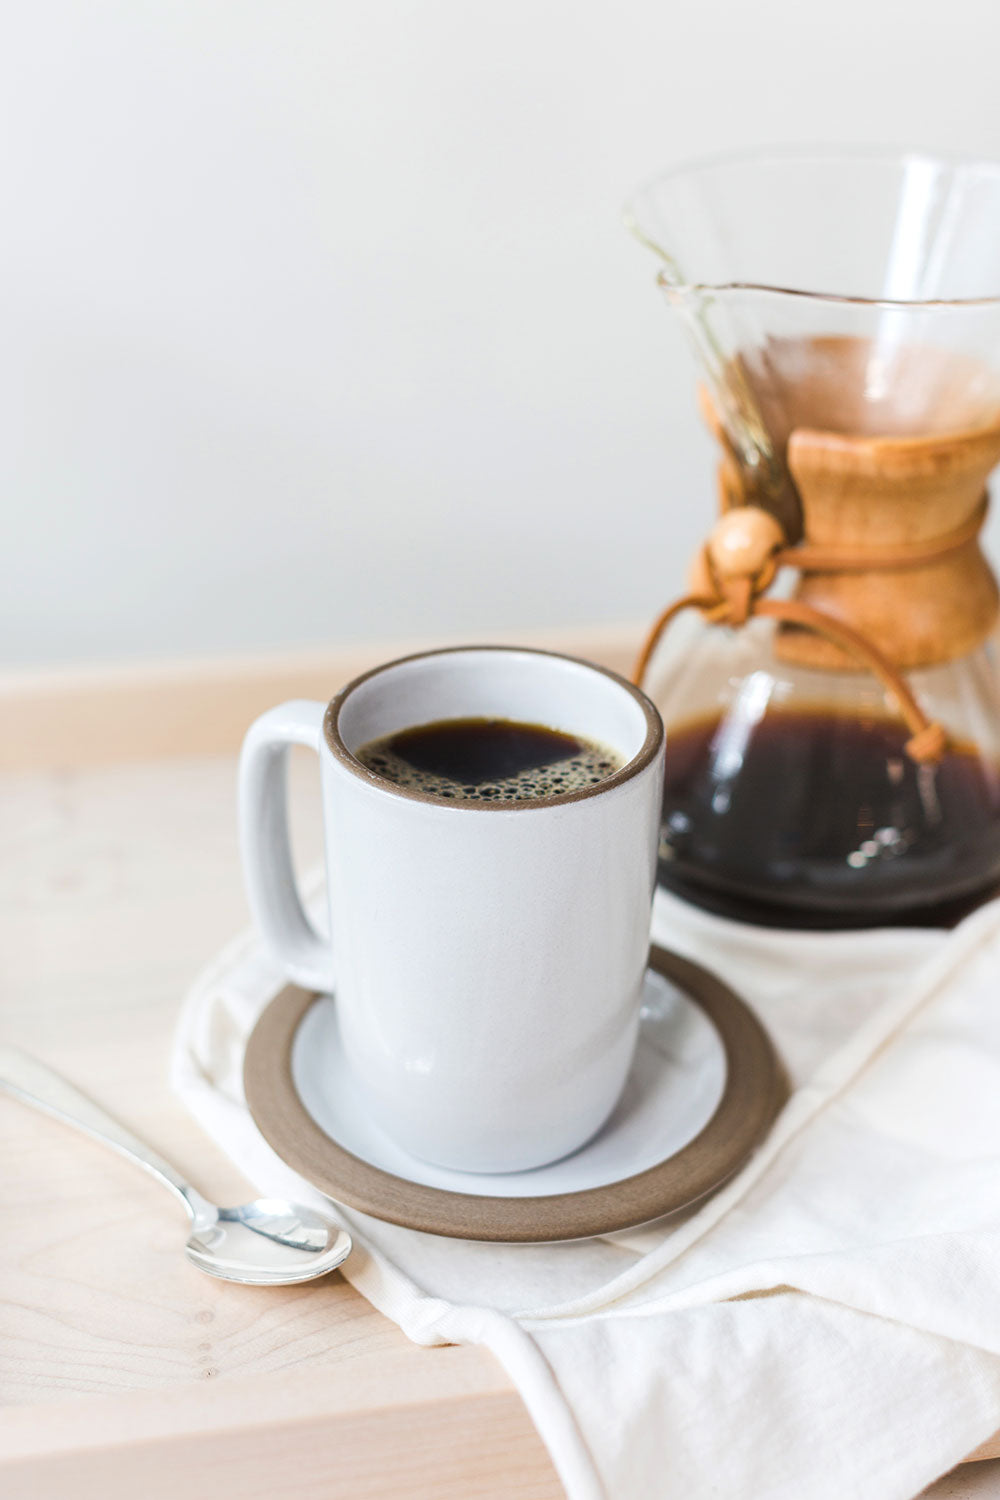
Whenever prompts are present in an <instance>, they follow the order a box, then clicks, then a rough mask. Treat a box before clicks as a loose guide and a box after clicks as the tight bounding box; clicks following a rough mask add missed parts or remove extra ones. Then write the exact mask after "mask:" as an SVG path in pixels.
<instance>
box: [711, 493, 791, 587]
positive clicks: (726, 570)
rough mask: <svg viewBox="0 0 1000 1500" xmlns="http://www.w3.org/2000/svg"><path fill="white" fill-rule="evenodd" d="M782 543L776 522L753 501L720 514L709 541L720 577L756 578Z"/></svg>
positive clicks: (782, 539) (783, 540) (782, 538)
mask: <svg viewBox="0 0 1000 1500" xmlns="http://www.w3.org/2000/svg"><path fill="white" fill-rule="evenodd" d="M784 545H785V536H784V532H783V531H782V529H781V527H780V526H779V524H778V522H777V521H776V520H775V519H774V517H773V516H772V515H769V514H768V513H767V511H766V510H761V509H760V507H759V506H756V505H741V506H738V507H737V508H736V509H735V510H729V511H727V512H726V514H725V515H724V516H720V518H719V520H718V521H717V522H716V523H715V526H714V528H713V530H712V535H711V537H710V538H709V541H708V550H709V553H710V555H711V558H712V566H713V567H714V568H715V571H716V573H717V574H718V576H719V577H720V578H755V577H756V576H757V574H758V573H760V572H761V571H762V569H764V568H765V567H766V566H767V564H768V562H769V561H770V559H771V557H772V555H773V554H774V553H775V552H777V551H778V549H779V548H780V547H783V546H784Z"/></svg>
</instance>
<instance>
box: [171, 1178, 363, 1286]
mask: <svg viewBox="0 0 1000 1500" xmlns="http://www.w3.org/2000/svg"><path fill="white" fill-rule="evenodd" d="M204 1207H205V1209H207V1210H208V1212H207V1213H205V1212H197V1213H196V1215H195V1219H194V1222H193V1224H192V1226H191V1233H190V1235H189V1236H188V1242H187V1247H186V1248H187V1256H188V1260H190V1261H193V1262H194V1264H195V1265H196V1266H197V1267H198V1269H199V1270H201V1271H207V1272H208V1274H209V1276H221V1277H222V1278H223V1279H224V1280H226V1281H239V1282H242V1283H243V1284H244V1285H245V1286H282V1285H286V1286H287V1285H289V1284H291V1283H292V1282H296V1281H311V1280H312V1279H313V1278H314V1277H316V1276H325V1275H326V1273H327V1272H328V1271H333V1270H335V1269H336V1268H337V1266H339V1265H341V1264H342V1262H343V1261H345V1260H346V1259H347V1256H348V1255H349V1254H350V1251H351V1240H350V1236H349V1235H348V1234H347V1233H345V1231H344V1230H343V1229H341V1228H340V1227H339V1226H338V1225H336V1224H334V1223H333V1222H332V1220H330V1219H327V1218H325V1217H324V1216H323V1215H322V1214H318V1213H316V1212H315V1211H314V1210H313V1209H311V1208H305V1207H304V1206H303V1205H302V1204H301V1203H289V1202H287V1201H286V1200H285V1199H284V1198H255V1199H254V1200H253V1201H252V1202H251V1203H241V1204H240V1205H239V1206H238V1207H236V1208H215V1207H214V1205H212V1204H205V1205H204Z"/></svg>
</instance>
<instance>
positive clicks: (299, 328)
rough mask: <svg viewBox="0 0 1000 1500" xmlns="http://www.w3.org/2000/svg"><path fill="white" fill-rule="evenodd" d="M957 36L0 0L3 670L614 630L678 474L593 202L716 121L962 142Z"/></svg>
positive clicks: (452, 3) (648, 8)
mask: <svg viewBox="0 0 1000 1500" xmlns="http://www.w3.org/2000/svg"><path fill="white" fill-rule="evenodd" d="M998 57H1000V6H997V4H996V3H995V0H948V4H947V5H944V4H942V3H941V0H837V3H836V4H827V5H824V6H823V7H822V9H820V8H819V7H817V6H816V5H815V4H812V3H809V0H754V3H750V0H723V3H722V4H721V5H720V4H708V3H705V0H701V3H699V0H686V3H679V0H674V3H672V4H670V3H664V0H615V3H613V4H612V3H598V0H572V3H570V0H504V3H503V4H501V5H497V4H486V3H484V0H381V3H379V0H372V3H362V0H159V3H154V0H145V3H144V0H31V3H30V4H27V5H21V6H18V7H15V6H10V7H8V8H7V9H6V11H5V15H4V25H3V28H2V42H0V204H2V208H3V214H2V221H0V223H2V228H0V411H2V413H3V424H2V428H0V507H2V511H3V545H2V548H0V646H2V650H3V655H4V657H5V658H6V659H7V660H8V661H9V662H14V663H25V664H28V663H35V662H42V661H53V662H54V661H69V660H81V659H91V660H92V659H100V658H112V657H123V656H135V655H162V654H173V653H179V652H197V653H208V652H218V651H228V650H243V649H257V648H260V647H270V646H277V645H282V644H285V643H294V642H321V641H322V642H347V641H349V640H352V639H357V638H362V637H370V638H381V637H386V638H392V637H396V638H398V637H400V636H405V635H408V634H419V635H421V636H425V637H426V636H434V635H440V636H442V637H444V636H454V635H466V636H469V637H472V636H475V635H476V634H477V632H479V631H481V630H482V631H486V630H493V631H495V630H503V629H505V628H515V627H524V628H528V627H535V626H539V627H542V626H548V625H555V624H576V623H581V622H585V621H610V620H624V619H639V618H643V617H645V616H647V615H649V614H651V613H652V611H653V610H654V609H655V608H656V607H657V606H658V605H659V604H660V603H661V602H662V601H663V600H664V598H665V597H666V596H667V595H668V594H669V593H670V591H671V590H672V589H674V588H675V587H676V586H677V584H678V582H679V580H680V578H681V574H682V571H683V565H684V561H685V560H686V557H687V554H688V552H689V551H690V550H691V548H692V547H693V545H694V543H695V540H696V538H697V537H698V536H699V535H700V534H701V532H702V530H703V528H704V526H705V525H706V523H707V521H708V519H709V517H710V515H711V513H712V498H711V497H712V478H711V471H710V464H711V458H710V448H709V444H708V442H707V440H706V439H705V438H704V437H703V436H702V434H701V432H700V430H699V428H698V423H697V419H696V416H695V408H694V399H693V375H692V369H691V367H690V364H689V358H688V354H687V350H686V346H685V345H684V342H683V339H682V336H681V334H680V331H679V330H678V329H676V328H675V327H673V326H672V324H671V321H670V317H671V315H670V314H669V313H668V312H667V311H666V309H665V308H664V307H661V305H660V303H659V297H658V293H657V292H656V291H655V289H654V287H653V274H654V270H655V265H654V262H653V259H652V257H651V256H648V255H647V254H646V252H644V251H642V250H641V249H640V248H639V247H638V246H637V245H635V244H634V243H633V242H632V241H631V240H630V238H629V237H628V236H627V235H626V233H625V232H624V231H623V229H622V228H621V226H620V217H619V210H620V205H621V202H622V200H623V199H624V198H625V197H626V196H627V194H628V193H629V191H630V190H631V189H632V187H633V186H634V185H635V184H636V183H638V182H639V181H640V180H642V179H644V178H646V177H648V176H650V175H651V174H653V173H654V172H656V171H657V170H659V169H660V168H661V167H665V166H667V165H670V164H671V163H675V162H678V161H682V160H684V159H686V158H688V157H691V156H695V155H701V154H705V153H708V152H712V151H717V150H720V149H727V148H731V147H733V146H745V145H751V144H754V143H768V142H773V141H782V140H785V141H802V142H808V141H824V140H842V141H845V142H862V141H879V142H890V143H892V142H896V143H901V144H912V143H916V144H923V145H930V146H935V147H941V148H947V149H952V150H959V151H968V152H973V153H976V154H983V155H992V156H1000V87H998V81H997V78H998ZM790 211H794V205H791V206H790Z"/></svg>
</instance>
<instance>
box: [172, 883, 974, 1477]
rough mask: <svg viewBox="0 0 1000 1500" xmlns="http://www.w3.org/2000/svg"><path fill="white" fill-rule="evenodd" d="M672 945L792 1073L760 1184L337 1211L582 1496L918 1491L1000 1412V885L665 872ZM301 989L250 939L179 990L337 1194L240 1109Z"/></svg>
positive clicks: (190, 1059)
mask: <svg viewBox="0 0 1000 1500" xmlns="http://www.w3.org/2000/svg"><path fill="white" fill-rule="evenodd" d="M321 905H322V903H321V902H319V903H317V909H319V908H320V907H321ZM653 938H654V941H657V942H660V943H662V944H663V945H664V946H666V947H669V948H673V949H675V950H676V951H678V952H681V953H683V954H685V955H687V956H689V957H691V958H694V959H696V960H698V961H700V962H702V963H704V964H706V965H707V966H708V967H710V968H712V969H714V970H715V971H716V972H717V973H718V974H720V975H721V976H722V977H723V978H724V979H725V980H727V981H728V982H729V983H730V984H731V985H732V986H733V988H735V989H736V990H737V991H738V993H740V994H741V995H742V996H743V997H744V998H745V999H747V1000H748V1001H749V1002H750V1004H751V1005H752V1006H753V1007H754V1008H755V1009H756V1011H757V1013H758V1014H759V1016H760V1017H761V1019H762V1020H763V1022H764V1024H765V1025H766V1026H767V1027H768V1029H769V1031H770V1032H771V1035H772V1037H773V1038H774V1040H775V1042H776V1044H777V1046H778V1049H779V1051H780V1053H781V1055H782V1058H783V1061H784V1063H785V1066H786V1068H787V1070H788V1072H789V1074H790V1076H791V1079H792V1082H793V1086H794V1091H793V1094H792V1097H791V1099H790V1100H789V1103H788V1104H787V1106H786V1107H785V1109H784V1111H783V1112H782V1114H781V1116H780V1118H779V1119H778V1121H777V1123H776V1124H775V1126H774V1127H773V1129H772V1131H771V1133H770V1135H769V1136H768V1138H767V1140H766V1142H765V1143H764V1145H763V1146H762V1147H761V1148H760V1150H759V1151H758V1152H757V1153H756V1155H755V1156H754V1157H753V1159H752V1160H751V1161H750V1163H749V1164H748V1166H746V1167H745V1169H744V1170H743V1171H742V1172H741V1173H740V1174H739V1176H738V1177H736V1178H734V1179H733V1180H732V1181H731V1182H730V1183H729V1184H728V1185H727V1186H726V1187H725V1188H724V1189H723V1190H722V1191H721V1192H720V1193H718V1194H717V1195H716V1196H715V1197H714V1198H710V1199H709V1200H708V1201H707V1202H705V1203H704V1204H703V1205H702V1206H701V1207H700V1208H697V1209H696V1210H693V1211H692V1212H690V1213H689V1214H688V1215H686V1216H683V1217H680V1218H678V1217H676V1216H675V1217H674V1218H673V1219H671V1220H669V1221H668V1220H663V1221H661V1222H660V1223H659V1224H657V1225H654V1226H652V1227H647V1228H645V1229H643V1230H641V1231H634V1232H632V1233H623V1234H620V1235H615V1236H611V1237H609V1238H605V1239H593V1240H588V1241H585V1242H578V1243H573V1244H564V1245H543V1246H514V1245H511V1246H498V1245H481V1244H468V1243H464V1242H459V1241H454V1240H447V1239H443V1238H439V1237H437V1236H433V1235H425V1234H419V1233H416V1232H413V1231H411V1230H406V1229H401V1228H399V1227H398V1226H394V1225H388V1224H383V1223H381V1222H379V1221H378V1220H375V1219H373V1218H370V1217H367V1216H365V1215H362V1214H358V1213H355V1212H353V1211H350V1210H347V1209H340V1208H338V1209H337V1210H336V1212H337V1216H338V1217H339V1218H340V1219H341V1220H342V1222H343V1223H344V1224H345V1225H346V1227H347V1228H348V1229H349V1230H350V1232H351V1234H352V1235H353V1236H354V1243H355V1249H354V1251H353V1253H352V1254H351V1256H350V1258H349V1259H348V1261H347V1263H346V1265H345V1266H344V1274H345V1275H346V1277H347V1279H348V1280H349V1281H350V1282H351V1283H352V1284H353V1285H354V1286H355V1287H356V1288H357V1290H358V1291H359V1292H360V1293H361V1294H362V1295H363V1296H365V1297H367V1298H368V1299H369V1301H371V1302H372V1303H373V1304H374V1305H375V1306H376V1307H377V1308H379V1309H380V1310H381V1311H382V1312H383V1313H385V1314H386V1315H387V1316H388V1317H390V1318H392V1319H393V1320H394V1321H395V1322H397V1323H398V1324H399V1326H400V1327H401V1328H402V1329H403V1331H404V1332H405V1333H406V1334H408V1335H409V1337H410V1338H411V1339H414V1340H416V1341H417V1342H418V1343H421V1344H441V1343H474V1344H484V1345H486V1346H487V1347H488V1348H490V1349H491V1350H492V1351H493V1352H494V1354H495V1355H496V1356H497V1357H498V1358H499V1359H500V1360H501V1362H502V1363H503V1365H504V1366H505V1368H506V1370H507V1372H508V1373H509V1375H510V1377H511V1379H512V1380H513V1382H514V1383H515V1384H516V1386H517V1387H518V1389H519V1390H520V1392H521V1395H522V1396H523V1398H524V1400H525V1403H526V1405H527V1407H528V1410H529V1412H530V1413H531V1416H532V1418H533V1420H534V1421H535V1423H536V1425H537V1427H538V1430H539V1432H540V1433H541V1436H542V1438H543V1440H544V1441H545V1443H546V1445H547V1447H548V1449H549V1452H550V1453H551V1455H552V1458H553V1461H554V1463H555V1466H556V1469H557V1470H558V1472H559V1475H560V1478H561V1480H562V1482H563V1484H564V1486H565V1488H566V1491H567V1493H568V1495H569V1496H570V1497H571V1500H650V1497H656V1500H675V1497H676V1500H680V1497H684V1500H709V1497H713V1500H717V1497H738V1500H743V1497H747V1500H749V1497H753V1500H911V1497H913V1496H915V1495H916V1494H917V1493H918V1491H920V1490H921V1489H922V1488H923V1487H924V1486H925V1485H927V1484H929V1483H930V1482H931V1481H932V1480H933V1479H934V1478H935V1477H936V1476H937V1475H939V1474H941V1473H943V1472H944V1471H945V1470H947V1469H949V1468H951V1467H952V1466H953V1465H954V1464H956V1463H958V1462H959V1461H960V1460H961V1459H962V1458H963V1457H965V1455H966V1454H968V1453H969V1452H970V1451H971V1450H972V1449H973V1448H975V1447H976V1446H977V1445H978V1444H979V1443H981V1442H983V1441H984V1440H985V1439H986V1438H987V1437H989V1436H990V1435H991V1434H992V1433H993V1432H994V1431H995V1430H996V1429H997V1428H998V1427H1000V902H994V903H992V904H991V905H989V906H987V907H985V908H983V909H982V910H980V911H979V912H977V913H976V914H975V915H974V916H972V917H970V918H969V919H968V920H967V921H966V922H965V923H963V925H962V926H961V927H959V928H958V929H957V930H956V931H954V932H952V933H948V934H946V933H942V932H938V931H909V930H905V931H904V930H892V929H883V930H878V931H872V932H861V933H830V934H825V933H821V934H817V933H788V932H774V931H766V930H762V929H758V928H753V927H746V926H742V925H739V924H736V923H733V922H728V921H724V920H722V919H720V918H716V917H711V916H708V915H706V914H705V913H703V912H699V911H696V910H694V909H693V908H690V907H688V906H686V905H685V904H683V903H681V902H679V901H676V900H674V899H673V898H671V897H669V896H667V895H665V894H663V893H662V892H661V893H659V894H658V896H657V899H656V905H655V908H654V918H653ZM282 982H283V981H282V978H281V975H280V973H279V972H278V971H277V969H276V968H275V967H274V966H273V964H272V963H271V961H270V960H269V959H268V958H267V957H266V956H265V955H264V954H263V952H262V951H261V949H260V947H259V945H258V943H257V940H256V939H255V938H254V936H253V935H252V934H248V935H246V936H245V937H243V938H241V939H239V940H238V941H237V942H236V943H234V944H232V945H230V947H229V948H227V949H226V951H225V952H224V953H223V954H222V955H221V956H220V958H219V959H218V960H217V962H216V963H215V964H214V965H213V966H212V968H211V969H210V970H209V971H208V972H207V973H205V974H204V975H203V976H202V977H201V979H200V980H199V981H198V983H197V984H196V985H195V987H194V990H193V992H192V994H191V995H190V997H189V999H188V1001H187V1003H186V1005H185V1008H184V1011H183V1014H182V1017H181V1021H180V1025H179V1029H178V1033H177V1038H176V1044H175V1050H174V1056H173V1064H172V1069H173V1082H174V1085H175V1087H176V1089H177V1090H178V1092H179V1093H180V1095H181V1097H182V1098H183V1099H184V1100H185V1102H186V1103H187V1105H188V1106H189V1108H190V1109H191V1110H192V1111H193V1113H194V1114H195V1115H196V1116H197V1118H198V1119H199V1120H200V1122H201V1123H202V1125H203V1126H204V1128H205V1129H206V1130H207V1131H208V1133H209V1134H210V1135H212V1136H213V1137H214V1138H215V1139H216V1140H217V1141H218V1142H219V1143H220V1145H221V1146H222V1147H223V1148H224V1149H225V1150H226V1151H227V1152H228V1154H229V1155H230V1156H231V1157H232V1158H233V1160H234V1161H236V1162H238V1163H239V1165H240V1166H241V1167H242V1169H243V1170H244V1171H245V1172H246V1174H247V1176H248V1177H249V1178H250V1179H251V1180H252V1181H253V1182H254V1183H255V1184H256V1186H257V1188H258V1189H259V1190H261V1191H263V1192H273V1193H276V1194H284V1195H286V1196H290V1197H297V1198H299V1199H300V1200H302V1201H305V1202H309V1201H312V1202H314V1203H324V1204H325V1203H326V1200H325V1199H322V1198H321V1196H320V1195H319V1194H317V1193H316V1192H315V1190H314V1189H312V1188H310V1187H309V1185H308V1184H306V1183H305V1182H303V1181H302V1179H301V1178H299V1177H297V1176H296V1174H295V1173H293V1172H292V1171H291V1170H290V1169H289V1168H287V1167H286V1166H285V1165H284V1164H283V1163H282V1162H281V1161H280V1160H279V1159H278V1158H277V1157H276V1155H275V1154H274V1153H273V1152H272V1151H271V1149H270V1148H269V1147H268V1146H267V1145H266V1143H265V1142H264V1141H263V1139H262V1137H261V1136H260V1134H259V1133H258V1131H257V1129H256V1127H255V1126H254V1124H253V1122H252V1120H251V1119H250V1116H249V1114H248V1113H247V1110H246V1107H245V1104H244V1101H243V1091H242V1083H241V1071H242V1061H243V1050H244V1046H245V1043H246V1039H247V1037H248V1035H249V1032H250V1030H251V1029H252V1027H253V1024H254V1021H255V1019H256V1017H257V1016H258V1014H259V1013H260V1011H261V1009H262V1008H263V1006H264V1005H265V1004H266V1003H267V1002H268V1001H269V1000H270V999H271V998H272V996H273V995H274V994H275V993H276V992H277V990H278V989H279V988H280V987H281V985H282ZM327 1206H329V1205H327ZM427 1357H428V1359H432V1358H433V1357H434V1356H433V1354H432V1353H429V1354H428V1356H427Z"/></svg>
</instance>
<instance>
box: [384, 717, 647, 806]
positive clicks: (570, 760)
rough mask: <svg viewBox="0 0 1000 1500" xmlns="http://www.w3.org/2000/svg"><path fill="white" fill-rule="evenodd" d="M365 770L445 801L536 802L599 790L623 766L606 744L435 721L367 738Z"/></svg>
mask: <svg viewBox="0 0 1000 1500" xmlns="http://www.w3.org/2000/svg"><path fill="white" fill-rule="evenodd" d="M355 757H356V759H358V760H359V761H360V762H361V764H362V765H363V766H365V767H366V768H367V769H368V770H370V771H374V772H376V773H377V774H378V775H379V776H384V777H385V778H386V780H388V781H391V782H393V783H394V784H395V785H396V786H398V787H400V788H402V789H404V790H406V791H410V792H416V793H419V794H421V795H423V796H426V797H434V798H441V799H443V800H444V801H461V802H533V801H537V800H539V799H540V798H543V797H560V796H567V795H569V794H571V793H573V792H581V791H585V790H587V789H588V788H590V787H592V786H597V785H598V784H599V783H600V782H602V781H605V780H606V779H607V778H608V777H609V776H613V775H614V773H615V772H616V771H620V770H621V768H622V766H623V765H624V763H625V762H624V759H623V757H622V756H621V755H619V754H618V753H617V752H616V751H614V750H611V749H609V748H608V747H607V746H606V745H599V744H597V743H596V742H594V741H591V740H586V739H583V738H581V737H579V736H576V735H570V734H564V733H563V732H562V731H561V730H558V729H550V728H548V727H547V726H546V725H544V724H526V723H521V722H519V721H516V720H513V719H487V718H465V719H439V720H437V721H435V722H434V723H431V724H418V725H416V726H414V727H413V728H410V729H401V730H398V731H397V732H396V733H394V734H389V735H385V736H383V737H382V738H381V739H376V740H370V741H369V742H368V744H366V745H362V746H361V748H360V749H359V750H356V751H355Z"/></svg>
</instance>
